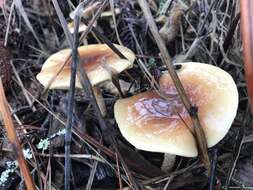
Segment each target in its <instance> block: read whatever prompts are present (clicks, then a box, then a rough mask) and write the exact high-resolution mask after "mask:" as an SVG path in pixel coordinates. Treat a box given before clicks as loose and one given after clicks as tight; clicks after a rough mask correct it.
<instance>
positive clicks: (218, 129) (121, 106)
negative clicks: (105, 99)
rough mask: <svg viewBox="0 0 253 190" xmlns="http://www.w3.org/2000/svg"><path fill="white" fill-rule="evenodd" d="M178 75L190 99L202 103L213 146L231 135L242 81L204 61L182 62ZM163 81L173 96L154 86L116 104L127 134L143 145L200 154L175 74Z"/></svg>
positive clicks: (155, 149) (202, 115)
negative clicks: (178, 90) (179, 93)
mask: <svg viewBox="0 0 253 190" xmlns="http://www.w3.org/2000/svg"><path fill="white" fill-rule="evenodd" d="M178 76H179V78H180V80H181V82H182V84H183V86H184V88H185V91H186V93H187V94H188V97H189V98H190V101H191V102H192V104H193V105H196V106H198V116H199V119H200V123H201V125H202V127H203V130H204V133H205V135H206V138H207V143H208V147H212V146H214V145H215V144H217V143H218V142H219V141H220V140H221V139H222V138H223V137H224V136H225V135H226V133H227V132H228V130H229V128H230V126H231V125H232V122H233V120H234V118H235V116H236V112H237V107H238V91H237V88H236V85H235V83H234V81H233V79H232V77H231V76H230V75H229V74H228V73H227V72H225V71H224V70H222V69H220V68H218V67H215V66H212V65H208V64H203V63H195V62H188V63H182V68H181V69H180V70H179V71H178ZM159 83H160V87H161V91H162V92H164V93H165V94H166V95H167V97H168V98H169V99H170V100H165V99H163V98H161V97H160V96H159V95H158V94H157V92H155V91H153V90H150V91H147V92H144V93H140V94H138V95H135V96H132V97H130V98H125V99H120V100H118V101H117V102H116V103H115V105H114V115H115V119H116V121H117V123H118V126H119V129H120V131H121V133H122V135H123V136H124V137H125V138H126V139H127V140H128V141H129V142H130V143H131V144H132V145H134V146H135V147H136V148H138V149H141V150H146V151H152V152H163V153H171V154H176V155H180V156H186V157H195V156H197V154H198V151H197V147H196V143H195V139H194V137H193V135H192V133H191V131H192V124H191V119H190V116H189V115H188V113H187V111H186V109H185V108H184V106H183V105H182V103H181V100H180V99H179V97H178V96H177V91H176V89H175V87H174V85H173V82H172V80H171V77H170V76H169V74H164V75H162V77H161V78H160V81H159ZM179 115H180V116H179ZM182 119H183V120H184V121H182Z"/></svg>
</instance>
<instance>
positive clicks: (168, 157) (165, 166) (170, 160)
mask: <svg viewBox="0 0 253 190" xmlns="http://www.w3.org/2000/svg"><path fill="white" fill-rule="evenodd" d="M175 160H176V155H174V154H169V153H165V154H164V158H163V163H162V166H161V169H162V171H164V172H169V171H170V170H171V169H172V167H173V166H174V164H175Z"/></svg>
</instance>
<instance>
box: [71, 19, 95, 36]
mask: <svg viewBox="0 0 253 190" xmlns="http://www.w3.org/2000/svg"><path fill="white" fill-rule="evenodd" d="M96 25H97V23H96V22H95V23H94V24H93V27H96ZM68 29H69V32H70V33H71V34H73V33H74V29H75V28H74V21H72V22H69V23H68ZM86 29H87V25H86V24H84V23H82V22H80V24H79V28H78V33H80V32H83V31H85V30H86Z"/></svg>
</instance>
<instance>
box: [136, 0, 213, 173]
mask: <svg viewBox="0 0 253 190" xmlns="http://www.w3.org/2000/svg"><path fill="white" fill-rule="evenodd" d="M138 2H139V5H140V7H141V9H142V11H143V13H144V16H145V18H146V21H147V23H148V26H149V28H150V31H151V33H152V35H153V37H154V39H155V41H156V44H157V46H158V48H159V50H160V52H161V58H162V61H163V63H164V64H165V65H166V67H167V69H168V71H169V73H170V76H171V78H172V80H173V83H174V84H175V87H176V89H177V92H178V94H179V96H180V98H181V100H182V102H183V104H184V106H185V108H186V110H187V111H188V113H189V115H190V116H191V120H192V123H193V128H194V133H195V140H196V143H197V147H198V151H199V153H200V158H201V159H202V161H203V163H204V165H205V167H206V169H207V171H208V173H210V161H209V157H208V151H207V142H206V137H205V134H204V131H203V128H202V127H201V125H200V122H199V118H198V115H197V107H194V106H192V105H191V102H190V100H189V99H188V97H187V95H186V93H185V90H184V88H183V85H182V83H181V82H180V80H179V77H178V75H177V73H176V71H175V69H174V67H173V65H172V63H171V57H170V55H169V53H168V51H167V48H166V46H165V44H164V42H163V40H162V38H161V37H160V35H159V32H158V29H157V26H156V24H155V22H154V18H153V16H152V14H151V11H150V9H149V5H148V3H147V2H146V0H138Z"/></svg>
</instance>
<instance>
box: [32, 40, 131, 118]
mask: <svg viewBox="0 0 253 190" xmlns="http://www.w3.org/2000/svg"><path fill="white" fill-rule="evenodd" d="M115 47H116V48H117V49H118V50H119V51H120V52H121V53H122V54H123V55H124V56H125V57H126V58H127V60H126V59H121V58H119V57H118V55H117V54H115V53H114V52H113V51H112V50H111V49H110V48H109V47H108V46H107V45H106V44H93V45H87V46H81V47H79V48H78V52H79V55H80V64H83V67H84V69H85V70H86V72H87V75H88V78H89V80H90V82H91V85H92V86H93V91H94V94H95V98H96V100H97V103H98V105H99V108H100V110H101V113H102V115H103V116H105V114H106V108H105V104H104V101H103V98H102V95H101V91H100V89H99V85H101V84H102V83H103V82H105V81H110V80H111V79H112V76H113V75H116V74H118V73H120V72H122V71H124V70H126V69H128V68H131V67H132V66H133V62H134V59H135V55H134V53H133V52H132V51H131V50H130V49H128V48H126V47H124V46H120V45H116V44H115ZM70 54H71V50H70V49H64V50H61V51H59V52H57V53H55V54H53V55H51V56H50V57H49V58H48V59H47V60H46V62H45V63H44V64H43V66H42V69H41V72H40V73H39V74H38V75H37V79H38V80H39V81H40V83H41V84H42V85H44V86H47V85H48V83H49V81H50V79H51V78H52V77H53V76H54V75H55V71H56V70H57V69H58V68H59V67H60V66H61V65H62V64H63V63H64V62H65V61H66V60H67V59H68V57H69V55H70ZM70 73H71V61H68V62H67V63H66V65H65V66H64V67H63V69H62V71H61V72H60V73H59V75H58V76H57V78H56V79H55V81H54V82H53V83H52V84H51V86H50V89H68V88H69V85H70V77H71V76H70ZM76 87H77V88H82V86H81V83H80V81H79V79H78V76H77V80H76Z"/></svg>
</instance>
